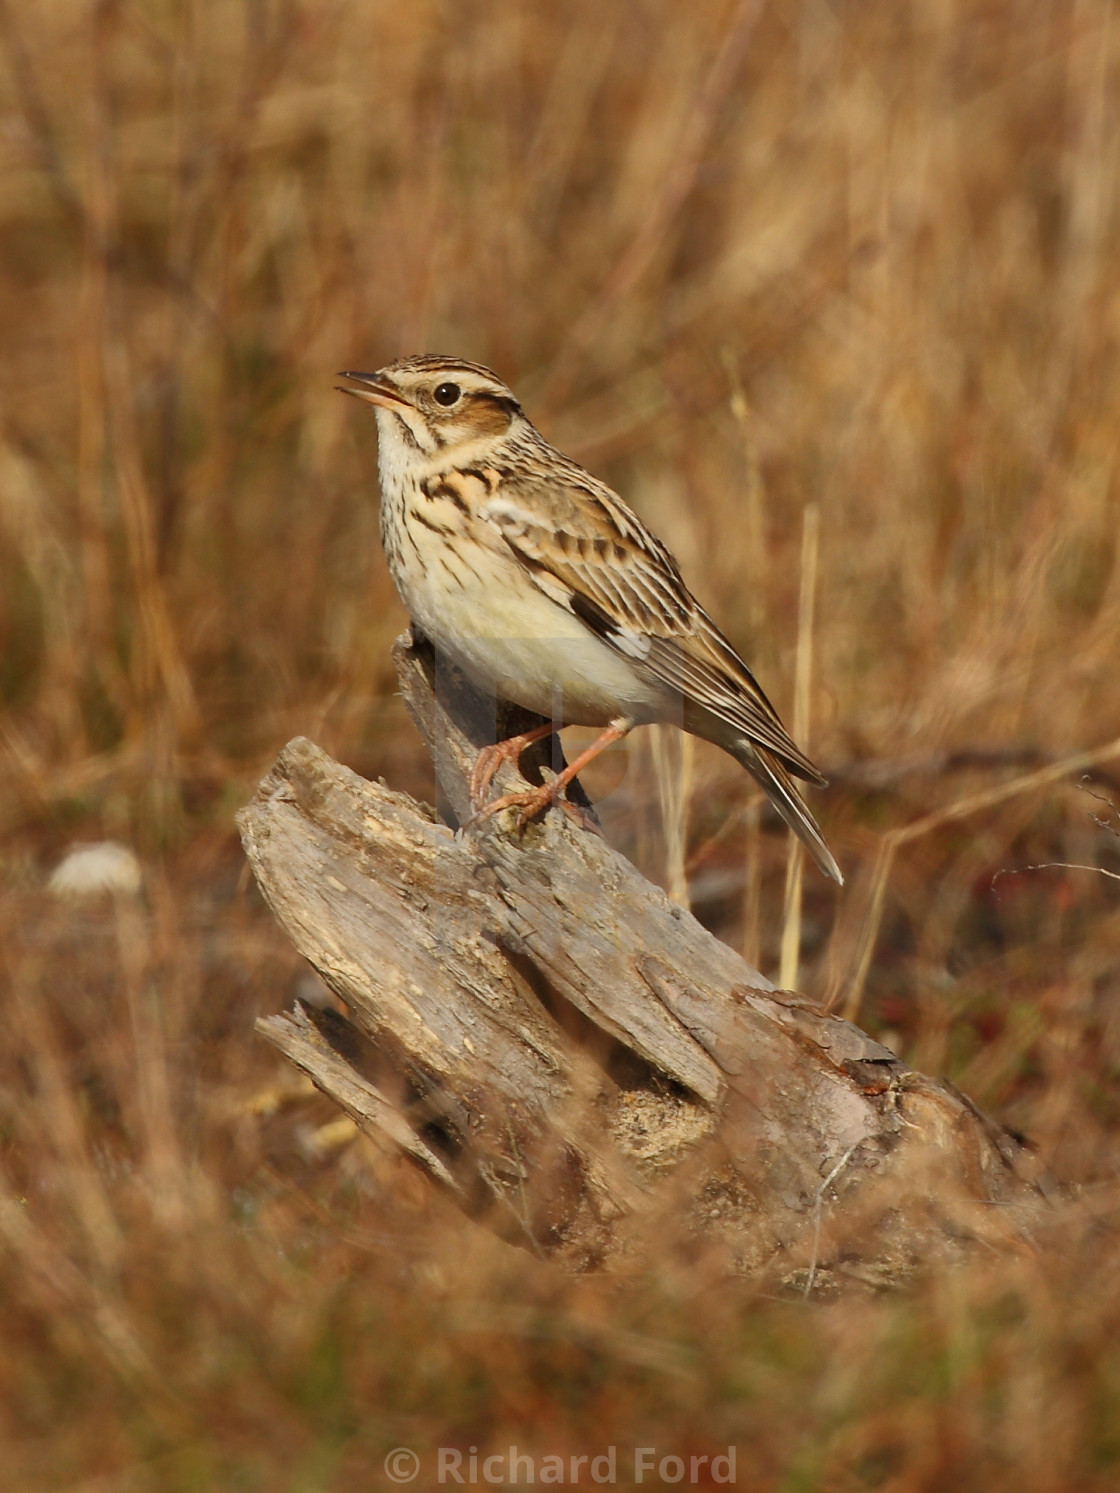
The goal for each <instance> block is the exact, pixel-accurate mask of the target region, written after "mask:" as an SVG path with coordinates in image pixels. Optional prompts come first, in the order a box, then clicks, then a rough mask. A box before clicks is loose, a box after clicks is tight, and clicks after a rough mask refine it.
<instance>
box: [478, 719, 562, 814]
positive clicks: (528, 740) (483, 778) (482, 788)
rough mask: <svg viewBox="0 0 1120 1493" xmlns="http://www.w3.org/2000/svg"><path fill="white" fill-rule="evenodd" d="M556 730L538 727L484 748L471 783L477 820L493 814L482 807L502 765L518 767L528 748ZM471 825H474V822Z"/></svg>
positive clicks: (548, 726) (550, 725)
mask: <svg viewBox="0 0 1120 1493" xmlns="http://www.w3.org/2000/svg"><path fill="white" fill-rule="evenodd" d="M554 730H555V728H554V727H553V726H552V724H551V723H549V724H548V725H546V726H537V727H535V728H534V729H533V730H532V731H523V732H522V733H521V734H520V736H510V737H508V738H507V739H506V740H505V741H496V742H495V743H494V744H493V746H485V747H483V748H482V750H481V751H480V752H479V754H478V756H477V757H476V758H475V761H474V767H473V768H472V769H471V777H470V783H469V788H470V795H471V807H472V808H473V809H474V810H475V811H476V812H475V819H480V818H481V817H482V815H483V813H492V812H493V809H492V808H491V809H489V810H484V809H483V807H482V806H483V804H484V803H485V802H486V795H487V793H488V792H489V791H490V784H491V783H492V782H493V781H494V774H495V773H496V772H497V771H498V768H499V767H501V765H502V763H503V762H509V763H510V764H511V765H512V766H514V767H516V766H517V764H518V762H519V761H520V760H521V753H522V752H523V751H524V750H525V749H526V747H530V746H532V744H533V742H534V741H543V740H544V738H545V737H546V736H551V735H552V734H553V732H554ZM506 796H507V797H509V796H510V795H508V794H507V795H506ZM471 823H472V824H473V823H474V820H472V821H471Z"/></svg>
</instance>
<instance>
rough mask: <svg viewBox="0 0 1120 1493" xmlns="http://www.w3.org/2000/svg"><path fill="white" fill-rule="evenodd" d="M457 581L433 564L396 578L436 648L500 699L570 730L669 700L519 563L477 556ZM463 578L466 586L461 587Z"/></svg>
mask: <svg viewBox="0 0 1120 1493" xmlns="http://www.w3.org/2000/svg"><path fill="white" fill-rule="evenodd" d="M471 566H472V572H473V573H468V572H466V571H464V570H462V569H459V570H457V575H458V577H459V579H458V580H452V579H450V577H449V576H448V575H447V573H446V572H444V574H442V575H441V574H440V571H439V569H438V568H436V567H428V568H426V569H425V571H424V572H423V573H422V574H421V573H415V572H413V573H410V574H408V575H407V576H404V575H399V576H398V577H397V584H398V589H399V590H400V592H401V596H402V598H403V600H404V603H405V605H406V606H407V607H408V610H409V613H410V615H411V616H412V617H413V618H414V619H415V621H416V622H417V624H418V625H419V627H420V628H421V630H422V631H423V632H424V633H425V634H426V636H427V637H429V638H430V639H431V640H432V642H433V643H435V644H436V645H437V647H438V648H440V649H442V650H443V651H444V652H446V653H447V654H448V655H449V656H450V657H451V658H452V659H454V661H455V662H456V663H458V664H459V666H460V667H461V668H462V669H463V670H464V671H465V672H466V673H467V674H469V675H470V676H471V678H472V679H474V680H475V682H476V683H477V684H479V685H481V686H482V687H483V688H485V689H492V690H493V691H494V693H495V694H496V695H497V696H498V698H499V699H503V700H512V701H513V703H514V704H516V705H522V706H524V708H525V709H526V710H535V711H536V712H537V713H538V715H544V716H550V717H551V718H552V719H553V720H558V721H563V722H564V724H565V725H574V726H577V725H578V726H605V725H607V723H608V722H610V721H613V720H617V719H618V718H619V717H620V716H628V717H632V718H637V719H640V720H651V719H656V718H657V717H658V716H660V715H661V714H663V713H664V711H665V708H666V705H667V701H666V700H665V698H664V695H663V692H662V691H661V690H659V689H658V688H657V686H656V685H653V684H647V683H646V682H645V681H644V680H642V679H641V678H640V677H639V676H638V675H637V674H636V673H635V671H634V669H633V668H632V667H631V665H630V664H629V662H628V661H627V660H626V659H625V658H624V657H622V656H621V655H619V654H618V653H616V652H615V651H614V650H613V649H611V648H609V647H608V646H607V645H606V644H605V643H603V642H601V641H600V640H599V639H598V638H597V637H596V636H595V634H594V633H593V632H591V631H590V629H589V628H587V627H586V626H585V625H584V624H583V623H582V622H581V621H580V620H579V618H578V617H576V616H574V615H573V614H572V613H571V612H569V611H568V610H567V608H566V607H563V606H561V605H559V604H558V603H557V602H555V601H552V600H550V599H549V597H547V596H545V595H544V593H543V592H541V591H540V590H538V588H537V587H536V586H535V585H534V584H533V582H532V580H531V579H530V577H529V576H528V575H526V574H525V573H524V572H523V571H522V570H521V569H520V567H519V566H518V565H517V564H516V562H515V561H512V560H507V559H505V558H504V557H500V556H495V555H492V554H488V553H486V552H485V551H481V550H480V551H477V552H474V553H472V555H471ZM460 581H461V583H460Z"/></svg>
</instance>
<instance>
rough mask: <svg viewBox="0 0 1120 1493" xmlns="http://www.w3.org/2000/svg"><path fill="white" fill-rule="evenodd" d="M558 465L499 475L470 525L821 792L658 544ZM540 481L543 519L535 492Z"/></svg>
mask: <svg viewBox="0 0 1120 1493" xmlns="http://www.w3.org/2000/svg"><path fill="white" fill-rule="evenodd" d="M557 456H559V453H557ZM560 461H561V463H562V467H561V469H560V470H557V468H558V466H560V463H554V462H550V463H549V470H548V474H547V477H545V474H544V473H543V472H538V473H534V480H533V482H532V484H531V485H530V484H529V483H528V482H526V483H522V482H519V481H518V480H517V478H516V476H515V475H513V474H503V480H502V483H501V486H500V488H499V489H498V491H497V492H496V493H495V494H494V495H493V496H492V497H491V498H489V499H488V500H486V501H485V502H483V504H482V505H481V508H480V516H481V517H483V518H484V519H486V520H488V521H489V522H491V523H493V524H494V525H495V526H496V528H497V529H498V530H499V532H500V533H501V535H502V537H503V539H504V540H505V542H506V543H507V544H508V545H509V547H510V549H511V550H512V551H513V553H514V554H515V555H516V556H517V558H518V559H519V560H520V561H521V562H522V564H523V565H524V566H525V567H526V569H527V570H528V572H529V573H530V575H531V576H532V577H533V579H534V581H535V582H536V583H537V585H539V586H540V588H541V590H542V591H544V592H545V593H546V594H547V595H548V596H550V597H551V598H552V599H553V600H554V601H558V602H560V603H561V604H563V605H565V606H567V607H568V608H569V609H570V610H571V611H572V612H574V613H575V614H576V616H578V617H579V618H580V619H581V620H582V621H583V622H584V623H586V625H587V626H588V627H589V628H591V629H592V631H594V632H595V633H597V634H598V635H599V636H600V637H601V638H602V639H603V641H604V642H605V643H607V644H608V645H609V646H610V647H612V648H614V649H616V650H617V651H618V652H619V653H621V654H624V655H625V657H626V658H627V659H628V660H629V661H630V662H631V663H632V664H633V665H634V666H635V667H636V668H637V669H638V670H639V671H645V672H647V673H648V674H650V675H652V676H653V677H654V678H655V679H656V680H657V681H658V682H659V683H660V684H662V685H665V686H668V688H670V689H671V690H673V691H675V692H676V693H678V694H679V695H681V697H682V698H683V699H684V700H685V701H687V702H689V703H690V704H692V705H693V706H695V707H699V709H700V710H701V711H704V712H707V713H708V714H709V715H711V716H713V717H715V719H716V721H718V722H722V723H723V724H724V725H725V726H727V727H729V728H730V729H731V731H733V732H741V733H742V735H744V736H746V737H748V738H749V739H750V740H751V741H753V742H756V743H757V744H758V745H759V746H762V747H765V748H766V749H767V750H768V751H771V752H773V753H774V754H775V755H776V756H777V757H779V758H780V759H781V760H782V761H783V762H784V763H786V765H787V766H788V767H789V769H790V770H791V771H792V772H793V773H795V774H796V775H797V776H798V777H801V778H805V779H807V780H808V781H809V782H812V783H817V784H823V783H824V779H823V778H822V777H821V775H820V773H819V772H818V771H817V769H816V768H815V767H814V766H813V764H812V763H811V762H810V761H809V759H808V758H807V757H806V756H805V754H804V753H803V752H802V751H801V750H800V749H799V748H798V747H797V745H796V744H795V743H794V742H793V740H792V739H791V738H790V736H789V735H788V734H787V732H786V731H785V729H784V727H783V726H782V723H781V721H780V720H779V719H778V714H777V712H776V711H775V709H774V707H773V706H772V705H771V704H770V701H769V700H768V699H767V698H766V696H765V694H764V693H763V691H762V689H761V688H760V686H759V685H758V683H757V682H756V680H755V678H754V676H753V675H752V674H751V671H750V670H749V669H748V668H747V666H746V664H745V663H744V662H743V660H742V659H741V658H740V657H739V655H738V654H737V653H736V652H735V650H734V648H732V646H731V644H730V643H729V642H728V641H727V639H726V638H725V637H724V636H723V634H722V633H721V632H720V630H719V628H718V627H716V625H715V623H714V622H713V621H712V620H711V618H710V617H709V616H708V615H707V613H706V612H705V611H704V610H703V608H702V607H701V606H700V605H699V603H698V602H697V601H696V600H695V598H694V597H693V596H692V594H691V593H690V592H689V590H688V587H687V586H686V585H685V583H684V581H683V580H682V579H681V574H680V571H679V570H678V569H677V565H676V562H675V561H674V559H673V557H672V555H670V553H669V551H668V550H667V549H666V548H665V546H664V545H663V544H662V543H661V541H660V540H659V539H657V538H655V537H654V535H652V534H651V533H650V532H649V530H648V529H647V528H646V527H645V525H644V524H643V523H642V522H641V520H640V519H639V518H638V516H637V514H635V513H633V512H632V511H631V510H630V509H629V508H628V507H627V506H626V504H625V503H623V502H622V500H621V499H620V498H619V497H618V496H617V495H616V494H615V493H614V492H612V491H611V489H610V488H609V487H607V486H606V485H605V484H603V483H600V482H597V481H596V480H595V478H593V477H592V476H590V474H589V473H586V472H584V471H583V469H582V468H580V467H578V466H576V465H575V463H574V462H571V463H570V462H568V461H567V460H566V459H564V458H561V459H560ZM542 478H544V480H546V481H547V484H548V512H547V516H546V515H545V514H543V513H542V511H541V510H542V501H541V496H540V492H539V487H538V486H537V484H538V483H539V482H540V481H541V479H542ZM534 488H537V491H536V493H535V494H534Z"/></svg>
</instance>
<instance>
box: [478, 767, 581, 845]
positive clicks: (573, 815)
mask: <svg viewBox="0 0 1120 1493" xmlns="http://www.w3.org/2000/svg"><path fill="white" fill-rule="evenodd" d="M561 779H562V775H561V776H560V777H556V778H554V779H553V780H552V782H551V783H545V784H544V785H543V786H542V787H540V788H530V789H526V790H524V791H523V792H520V793H503V794H502V796H501V798H496V799H495V800H494V801H493V803H489V804H487V805H486V807H485V808H483V809H479V811H478V813H477V814H476V815H475V816H474V818H473V819H472V820H471V821H470V823H471V824H478V822H479V821H480V820H482V819H489V818H490V816H491V815H492V814H500V813H501V812H502V810H503V809H520V810H521V813H520V814H518V816H517V829H518V832H520V831H521V830H523V829H524V828H525V826H526V825H527V824H528V823H529V821H530V820H531V819H535V818H536V817H537V815H538V814H543V813H544V811H545V810H546V809H549V808H551V807H552V806H553V804H555V805H556V807H557V808H560V809H563V811H564V813H565V814H567V816H568V818H569V819H571V820H573V821H574V823H575V824H576V825H578V827H579V828H580V829H589V830H592V831H594V833H595V834H597V835H602V833H603V831H602V830H601V829H600V827H599V825H598V823H597V821H596V819H595V817H594V815H593V814H589V813H588V811H587V810H586V809H584V808H581V807H580V805H579V804H573V803H569V801H568V800H567V799H566V798H562V797H561V794H562V793H563V791H564V788H565V787H566V783H565V782H563V781H562V780H561Z"/></svg>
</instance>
